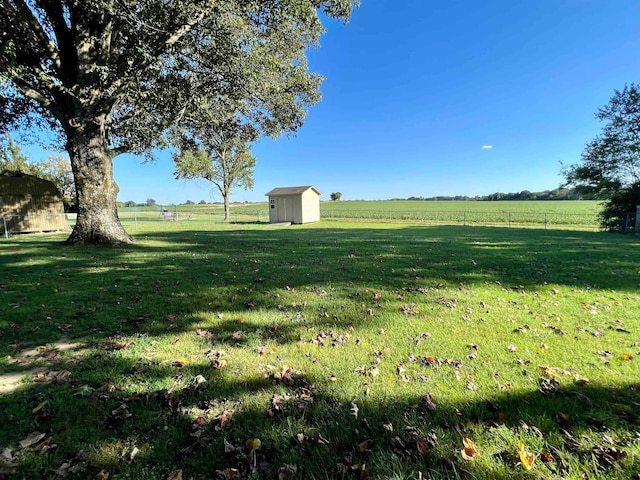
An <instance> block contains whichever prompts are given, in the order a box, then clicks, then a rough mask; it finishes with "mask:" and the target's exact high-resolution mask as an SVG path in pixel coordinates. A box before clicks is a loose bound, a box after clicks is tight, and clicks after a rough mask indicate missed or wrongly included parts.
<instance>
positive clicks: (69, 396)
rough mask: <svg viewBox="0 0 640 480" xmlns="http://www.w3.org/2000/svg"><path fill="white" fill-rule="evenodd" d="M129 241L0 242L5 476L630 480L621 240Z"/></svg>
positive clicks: (218, 236)
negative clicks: (100, 244) (526, 460)
mask: <svg viewBox="0 0 640 480" xmlns="http://www.w3.org/2000/svg"><path fill="white" fill-rule="evenodd" d="M338 203H340V202H338ZM344 203H347V202H344ZM413 203H420V202H413ZM434 203H435V202H434ZM496 203H497V202H496ZM552 203H554V202H548V204H552ZM429 204H431V202H429ZM127 226H128V228H129V229H130V230H131V232H132V233H134V234H135V235H136V237H137V240H138V241H137V243H136V244H135V245H131V246H123V247H117V248H97V247H75V248H69V247H64V246H62V245H61V241H62V240H63V239H64V236H24V237H12V238H10V239H8V240H4V239H3V240H2V241H1V242H0V268H1V271H2V272H3V277H2V279H1V280H0V295H2V300H3V301H2V302H0V335H1V336H2V339H3V342H2V344H1V345H0V354H1V359H0V375H2V379H4V380H3V381H4V383H5V384H6V383H7V382H6V379H7V378H8V376H9V375H10V374H19V373H26V374H27V375H26V378H25V379H24V380H23V381H22V382H21V383H20V384H19V385H18V386H17V387H14V388H11V389H6V391H5V393H3V394H2V395H1V396H0V421H1V422H2V423H1V425H2V426H1V427H0V451H3V452H4V453H3V454H2V459H1V460H0V478H2V477H3V476H5V477H7V478H14V479H23V478H60V475H62V474H64V475H65V478H82V479H86V478H106V477H105V475H107V474H109V478H111V479H114V478H118V479H154V480H155V479H161V480H164V479H166V478H170V475H171V474H172V473H173V474H174V478H175V476H176V475H177V473H176V471H177V470H182V475H183V477H182V478H184V479H187V478H189V479H211V478H279V477H278V475H279V474H280V478H304V479H310V478H312V479H314V478H317V479H323V478H345V479H346V478H385V479H386V478H394V479H401V478H402V479H417V478H442V479H449V478H484V479H496V478H497V479H508V478H509V479H510V478H516V479H517V478H525V479H528V478H545V479H546V478H558V479H559V478H568V479H582V478H590V479H612V478H613V479H628V478H633V477H634V476H637V475H640V435H639V433H638V432H639V431H640V420H639V417H638V411H639V410H638V407H639V406H640V374H639V373H638V372H639V369H638V366H637V362H638V361H639V360H640V336H639V334H640V319H638V315H637V312H638V311H639V310H640V295H639V293H638V292H639V291H640V276H639V273H640V247H639V245H638V239H637V237H635V236H625V235H613V234H605V233H597V232H585V231H567V230H554V229H551V228H548V229H547V230H543V229H532V228H526V229H523V228H516V227H512V228H490V227H469V226H467V227H463V226H438V225H435V226H424V225H415V224H400V223H385V224H380V223H371V222H365V221H358V222H356V223H349V222H347V221H344V220H343V221H339V222H338V221H330V220H323V221H322V222H320V223H318V224H314V225H307V226H294V227H288V228H281V227H271V226H268V225H265V224H250V223H247V224H231V225H224V224H221V223H219V222H217V221H194V220H192V221H190V222H186V221H185V222H164V221H153V222H152V221H139V222H137V223H127ZM254 439H259V440H260V442H259V443H260V445H259V448H257V449H253V448H251V447H256V446H258V442H256V441H255V440H254ZM464 439H468V441H471V442H473V444H474V445H475V450H474V448H471V447H470V444H469V443H467V445H468V448H467V450H466V453H465V455H462V453H461V451H462V450H463V449H464V448H465V447H464V445H463V440H464ZM519 444H522V448H523V449H524V450H525V451H526V452H528V453H531V454H533V455H535V462H534V463H533V466H532V468H531V469H530V470H527V469H526V468H525V466H523V465H522V463H521V459H520V457H519V453H518V451H519V450H518V445H519ZM476 452H477V453H476ZM465 457H466V458H465ZM294 472H295V473H294ZM234 475H235V476H234Z"/></svg>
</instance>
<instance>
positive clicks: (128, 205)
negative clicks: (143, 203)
mask: <svg viewBox="0 0 640 480" xmlns="http://www.w3.org/2000/svg"><path fill="white" fill-rule="evenodd" d="M124 206H125V207H129V208H131V207H135V206H136V202H134V201H133V200H127V201H126V202H124Z"/></svg>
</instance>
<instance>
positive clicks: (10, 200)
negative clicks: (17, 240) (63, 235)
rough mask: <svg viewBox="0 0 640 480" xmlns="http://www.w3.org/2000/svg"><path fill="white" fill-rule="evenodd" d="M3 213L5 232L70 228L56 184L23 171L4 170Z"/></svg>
mask: <svg viewBox="0 0 640 480" xmlns="http://www.w3.org/2000/svg"><path fill="white" fill-rule="evenodd" d="M0 217H1V219H0V232H1V233H2V235H3V236H6V235H8V234H10V233H35V232H53V231H58V230H68V229H69V224H68V222H67V221H66V218H65V215H64V205H63V203H62V195H60V192H59V191H58V189H57V188H56V186H55V185H54V184H53V183H52V182H50V181H48V180H44V179H42V178H39V177H34V176H33V175H27V174H26V173H21V172H3V173H2V174H0Z"/></svg>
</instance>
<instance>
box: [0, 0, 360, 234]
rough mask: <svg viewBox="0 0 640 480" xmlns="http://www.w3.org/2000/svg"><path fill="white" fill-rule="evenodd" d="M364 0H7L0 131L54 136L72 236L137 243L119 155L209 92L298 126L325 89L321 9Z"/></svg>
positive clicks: (159, 134)
mask: <svg viewBox="0 0 640 480" xmlns="http://www.w3.org/2000/svg"><path fill="white" fill-rule="evenodd" d="M357 3H358V2H357V0H182V1H180V0H175V1H167V0H142V1H134V0H91V1H86V0H0V128H22V129H25V128H27V129H28V128H31V127H33V126H39V127H43V126H44V127H47V128H53V129H55V131H56V132H57V133H58V134H59V140H60V142H61V143H62V144H63V146H64V148H65V149H66V151H67V152H68V154H69V157H70V160H71V165H72V169H73V175H74V181H75V186H76V194H77V205H78V219H77V222H76V226H75V228H74V230H73V232H72V234H71V236H70V237H69V240H68V241H69V242H70V243H126V242H130V241H132V238H131V237H130V236H129V235H128V234H127V232H126V231H125V230H124V228H123V227H122V225H121V224H120V221H119V219H118V213H117V208H116V198H117V193H118V186H117V185H116V182H115V181H114V177H113V158H114V157H115V156H117V155H119V154H121V153H124V152H132V153H137V154H147V155H150V152H151V151H152V150H153V149H156V148H158V147H162V146H164V145H165V142H166V140H165V135H166V134H167V132H168V131H169V130H170V129H172V128H173V129H175V128H176V127H177V126H178V128H179V125H180V122H181V121H182V120H183V119H184V118H185V116H187V115H188V114H189V112H190V109H191V108H192V107H193V105H194V104H196V103H197V102H198V101H200V99H202V98H207V99H208V101H209V102H210V104H211V106H212V108H213V109H214V110H217V111H219V112H220V115H221V117H222V116H224V114H225V112H227V113H228V112H234V113H235V112H241V113H242V118H241V119H242V121H243V122H245V123H246V124H250V125H253V126H254V127H255V128H256V130H257V131H258V132H259V133H260V134H261V135H271V136H277V135H279V134H281V133H283V132H287V131H295V130H296V129H297V128H298V127H299V126H300V125H301V124H302V122H303V120H304V117H305V113H306V110H307V108H308V107H309V106H310V105H312V104H313V103H315V102H317V101H318V100H319V98H320V95H319V91H318V89H319V85H320V81H321V79H320V77H319V76H318V75H316V74H313V73H310V72H309V71H308V65H307V61H306V56H305V52H306V50H307V49H308V48H310V47H313V46H316V45H317V43H318V41H319V38H320V35H321V34H322V32H323V26H322V23H321V21H320V19H319V12H323V13H324V14H326V15H328V16H330V17H333V18H338V19H342V20H345V21H346V20H347V19H348V17H349V16H350V14H351V11H352V9H353V8H354V7H355V6H356V4H357ZM239 106H241V108H240V107H239Z"/></svg>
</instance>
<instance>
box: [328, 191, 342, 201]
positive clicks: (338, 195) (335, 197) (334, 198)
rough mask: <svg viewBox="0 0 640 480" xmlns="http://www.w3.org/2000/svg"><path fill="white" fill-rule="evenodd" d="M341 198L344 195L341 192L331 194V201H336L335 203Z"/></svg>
mask: <svg viewBox="0 0 640 480" xmlns="http://www.w3.org/2000/svg"><path fill="white" fill-rule="evenodd" d="M341 198H342V193H340V192H333V193H332V194H331V200H332V201H334V202H336V201H338V200H340V199H341Z"/></svg>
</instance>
